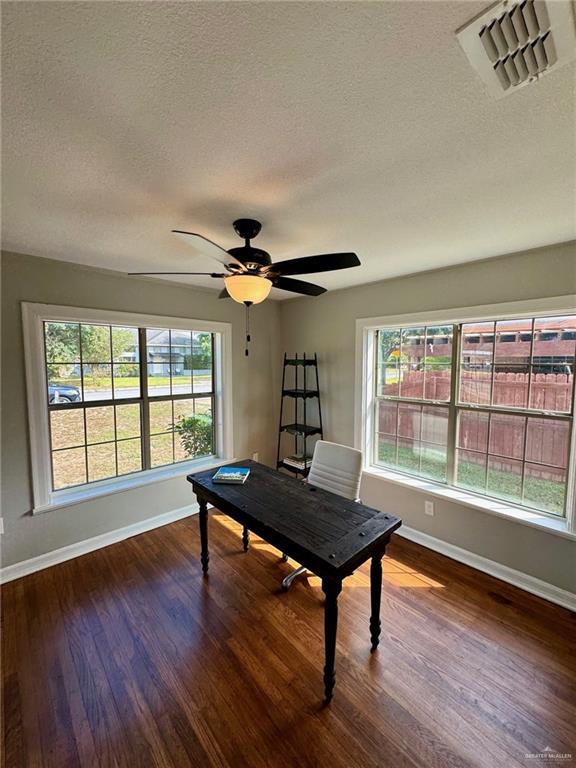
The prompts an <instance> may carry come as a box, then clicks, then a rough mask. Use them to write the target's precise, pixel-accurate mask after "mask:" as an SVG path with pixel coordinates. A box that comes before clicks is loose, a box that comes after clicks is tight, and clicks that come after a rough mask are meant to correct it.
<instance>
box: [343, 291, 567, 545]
mask: <svg viewBox="0 0 576 768" xmlns="http://www.w3.org/2000/svg"><path fill="white" fill-rule="evenodd" d="M574 313H576V295H575V294H568V295H566V296H555V297H550V298H546V299H533V300H527V301H514V302H506V303H502V304H483V305H479V306H475V307H464V308H462V307H460V308H454V309H446V310H433V311H430V312H426V311H421V312H414V313H410V314H405V315H384V316H381V317H369V318H361V319H358V320H357V321H356V372H355V394H354V445H355V447H356V448H358V449H359V450H361V451H362V456H363V471H364V472H365V473H367V474H370V475H374V476H377V477H381V478H383V479H385V480H388V481H390V482H394V483H397V484H400V485H404V486H406V487H409V488H411V489H412V490H417V491H421V492H422V493H423V494H425V495H427V496H436V497H439V498H445V499H447V500H449V501H453V502H456V503H459V504H462V505H464V506H468V507H473V508H475V509H480V510H482V511H486V512H489V513H491V514H495V515H498V516H501V517H506V518H508V519H511V520H515V521H518V522H521V523H525V524H527V525H532V526H535V527H540V528H545V529H547V530H549V531H551V532H553V533H557V534H559V535H565V536H568V537H570V538H576V415H575V417H574V419H573V422H572V437H571V445H572V446H573V448H572V452H571V456H570V464H569V467H568V480H567V489H566V490H567V500H566V516H565V517H562V518H559V517H556V516H555V517H552V516H551V515H547V514H545V513H539V512H538V511H537V510H534V511H530V510H527V509H526V508H523V507H518V506H515V505H513V504H512V503H511V502H504V501H498V500H496V499H492V498H489V497H484V496H480V495H478V494H474V493H467V492H466V491H465V490H462V489H459V488H455V487H451V486H446V485H445V484H444V483H440V482H435V481H433V480H428V479H424V478H418V477H409V476H407V475H406V474H403V473H401V472H397V471H394V470H393V469H386V468H383V467H382V466H380V465H377V464H376V463H375V461H374V458H373V457H374V455H375V453H374V439H375V437H374V436H375V430H374V414H375V402H374V401H375V386H374V375H375V370H376V366H375V355H376V344H375V331H377V330H378V329H379V328H401V327H406V326H416V325H420V326H423V325H429V326H433V325H457V324H461V323H472V322H482V321H484V320H494V319H497V320H507V319H518V318H521V317H547V316H549V315H554V314H574Z"/></svg>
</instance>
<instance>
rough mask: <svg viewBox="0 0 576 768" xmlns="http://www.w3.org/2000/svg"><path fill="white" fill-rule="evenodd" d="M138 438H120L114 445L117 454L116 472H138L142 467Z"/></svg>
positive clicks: (124, 473)
mask: <svg viewBox="0 0 576 768" xmlns="http://www.w3.org/2000/svg"><path fill="white" fill-rule="evenodd" d="M141 450H142V447H141V444H140V440H121V441H120V442H119V443H117V445H116V451H117V456H118V474H119V475H127V474H128V473H129V472H139V471H140V470H141V469H142V455H141Z"/></svg>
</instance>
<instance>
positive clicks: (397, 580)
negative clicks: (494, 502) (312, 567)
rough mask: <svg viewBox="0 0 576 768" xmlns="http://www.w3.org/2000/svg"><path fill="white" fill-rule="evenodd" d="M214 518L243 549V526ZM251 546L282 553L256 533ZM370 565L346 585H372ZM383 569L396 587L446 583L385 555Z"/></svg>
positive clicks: (312, 581)
mask: <svg viewBox="0 0 576 768" xmlns="http://www.w3.org/2000/svg"><path fill="white" fill-rule="evenodd" d="M213 518H214V519H215V520H217V521H218V523H219V524H220V525H222V526H224V527H225V528H227V529H228V530H229V531H231V532H232V533H234V534H235V535H236V536H237V537H238V539H239V544H238V548H239V550H241V548H242V544H241V542H240V539H241V536H242V526H241V525H240V524H239V523H237V522H235V521H234V520H231V519H230V518H229V517H226V516H225V515H221V514H215V515H213ZM250 548H251V549H257V550H259V551H261V552H270V554H272V555H274V557H277V558H280V555H281V553H280V552H279V550H278V549H276V547H273V546H272V545H271V544H268V543H267V542H265V541H263V540H262V539H260V538H259V537H258V536H255V535H254V534H251V535H250ZM286 566H290V567H292V568H297V567H298V563H297V562H296V561H295V560H292V559H288V562H287V563H286ZM369 570H370V566H369V564H368V563H366V564H365V565H363V566H362V570H360V571H356V572H355V573H353V574H352V576H349V577H348V578H347V579H346V580H345V582H344V585H345V587H365V588H368V587H370V573H369ZM382 570H383V580H384V582H388V583H389V584H393V585H394V586H395V587H414V588H418V589H444V584H441V583H440V582H439V581H435V580H434V579H431V578H430V577H429V576H425V575H424V574H423V573H420V572H419V571H417V570H416V569H414V568H410V567H409V566H407V565H405V564H404V563H401V562H399V561H398V560H394V559H393V558H391V557H387V556H386V557H384V560H383V561H382ZM304 578H306V581H307V583H308V585H309V586H311V587H318V588H320V587H321V585H322V584H321V579H320V578H319V577H318V576H314V575H313V574H311V573H309V574H307V576H306V577H304V576H302V579H304Z"/></svg>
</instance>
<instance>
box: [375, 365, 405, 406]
mask: <svg viewBox="0 0 576 768" xmlns="http://www.w3.org/2000/svg"><path fill="white" fill-rule="evenodd" d="M399 387H400V367H399V361H398V360H396V361H395V362H392V363H389V364H388V365H381V366H380V367H379V368H378V389H377V392H378V394H381V395H389V396H391V397H398V394H399V391H400V389H399Z"/></svg>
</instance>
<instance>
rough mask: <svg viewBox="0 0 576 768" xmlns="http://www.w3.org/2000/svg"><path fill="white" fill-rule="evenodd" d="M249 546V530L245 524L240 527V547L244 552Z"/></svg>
mask: <svg viewBox="0 0 576 768" xmlns="http://www.w3.org/2000/svg"><path fill="white" fill-rule="evenodd" d="M249 546H250V531H249V530H248V528H246V526H243V527H242V548H243V549H244V552H248V547H249Z"/></svg>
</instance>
